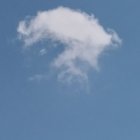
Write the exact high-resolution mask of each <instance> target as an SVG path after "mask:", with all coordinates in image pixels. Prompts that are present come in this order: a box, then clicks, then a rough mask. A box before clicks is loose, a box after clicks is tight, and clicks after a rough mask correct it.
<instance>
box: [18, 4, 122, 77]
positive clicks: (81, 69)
mask: <svg viewBox="0 0 140 140" xmlns="http://www.w3.org/2000/svg"><path fill="white" fill-rule="evenodd" d="M17 31H18V34H19V38H20V39H21V40H22V41H24V43H25V46H26V47H28V46H32V45H33V44H34V43H37V42H39V41H42V40H46V39H48V40H52V42H60V43H61V44H63V45H64V51H63V52H61V53H60V54H59V55H58V56H57V57H56V58H54V61H53V62H52V65H53V66H54V67H55V68H57V69H59V70H60V73H59V77H61V78H63V77H66V76H69V78H70V77H75V76H78V77H82V78H87V72H88V70H89V68H93V69H96V68H97V67H98V58H99V56H100V55H101V54H102V53H103V52H104V51H105V50H106V49H108V48H110V47H112V46H118V45H120V44H121V39H120V38H119V36H118V35H117V33H116V32H115V31H113V30H105V29H104V27H103V26H102V25H101V24H100V23H99V22H98V19H97V18H95V16H94V15H88V14H87V13H85V12H81V11H79V10H73V9H70V8H66V7H58V8H56V9H52V10H48V11H41V12H38V13H37V15H36V16H34V17H31V18H28V19H25V20H23V21H20V23H19V26H18V29H17Z"/></svg>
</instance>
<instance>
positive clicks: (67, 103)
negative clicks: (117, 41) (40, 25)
mask: <svg viewBox="0 0 140 140" xmlns="http://www.w3.org/2000/svg"><path fill="white" fill-rule="evenodd" d="M139 4H140V2H139V1H138V0H133V1H132V0H129V1H126V0H123V1H121V0H118V1H113V0H112V1H111V0H106V1H101V0H82V1H81V0H76V1H74V0H52V1H51V0H41V1H40V0H36V1H33V0H30V1H29V0H24V1H18V0H13V1H8V0H5V1H3V0H1V2H0V17H1V22H0V140H9V139H11V140H132V139H134V140H139V139H140V133H139V132H140V119H139V118H140V110H139V106H140V102H139V100H140V94H139V93H140V88H139V83H140V75H139V71H140V66H139V62H140V55H139V53H140V48H139V46H140V41H139V32H140V29H139V25H140V19H139V13H140V9H139ZM59 6H64V7H69V8H71V9H80V10H81V11H84V12H86V13H87V14H89V15H90V14H94V15H95V17H97V18H98V19H99V21H100V23H101V25H102V26H103V27H104V28H105V29H106V28H108V27H109V28H111V29H114V30H115V31H116V32H117V34H118V35H119V37H120V38H121V39H122V42H123V43H122V45H121V46H120V47H118V48H113V49H110V50H108V51H105V53H103V55H102V56H101V57H100V59H99V67H100V70H99V71H96V70H95V69H90V71H89V73H88V85H87V83H86V87H84V86H83V85H84V84H83V83H84V82H83V83H82V85H81V84H79V83H76V82H74V83H72V84H71V85H69V84H68V83H67V82H66V83H65V81H64V83H65V84H64V83H62V82H60V81H59V80H58V79H57V74H58V71H57V70H52V69H51V68H50V67H49V63H50V61H51V60H52V58H53V57H54V56H55V55H56V54H57V53H59V52H61V51H62V50H61V49H60V48H59V47H58V48H56V49H51V48H50V50H49V52H48V50H47V54H46V55H43V56H40V55H39V51H40V49H44V46H51V45H54V44H52V43H51V42H49V41H47V40H45V41H44V42H40V43H37V44H34V45H32V47H31V48H30V49H27V50H26V49H24V48H23V43H22V41H20V40H18V39H17V36H18V34H17V27H18V25H19V22H20V21H21V20H24V19H25V17H27V16H35V15H36V13H37V12H38V11H44V10H45V11H47V10H49V9H55V8H57V7H59ZM61 45H62V44H61V43H60V44H59V46H61ZM54 46H55V45H54ZM36 74H45V76H46V77H47V78H44V79H41V80H39V81H38V80H31V79H30V78H31V77H32V76H34V75H36ZM87 87H88V88H89V89H88V90H87Z"/></svg>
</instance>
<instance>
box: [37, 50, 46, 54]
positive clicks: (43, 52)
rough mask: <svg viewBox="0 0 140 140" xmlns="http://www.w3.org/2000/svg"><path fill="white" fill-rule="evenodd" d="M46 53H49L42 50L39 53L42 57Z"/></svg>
mask: <svg viewBox="0 0 140 140" xmlns="http://www.w3.org/2000/svg"><path fill="white" fill-rule="evenodd" d="M46 53H47V51H46V49H41V50H40V51H39V54H40V55H45V54H46Z"/></svg>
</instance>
